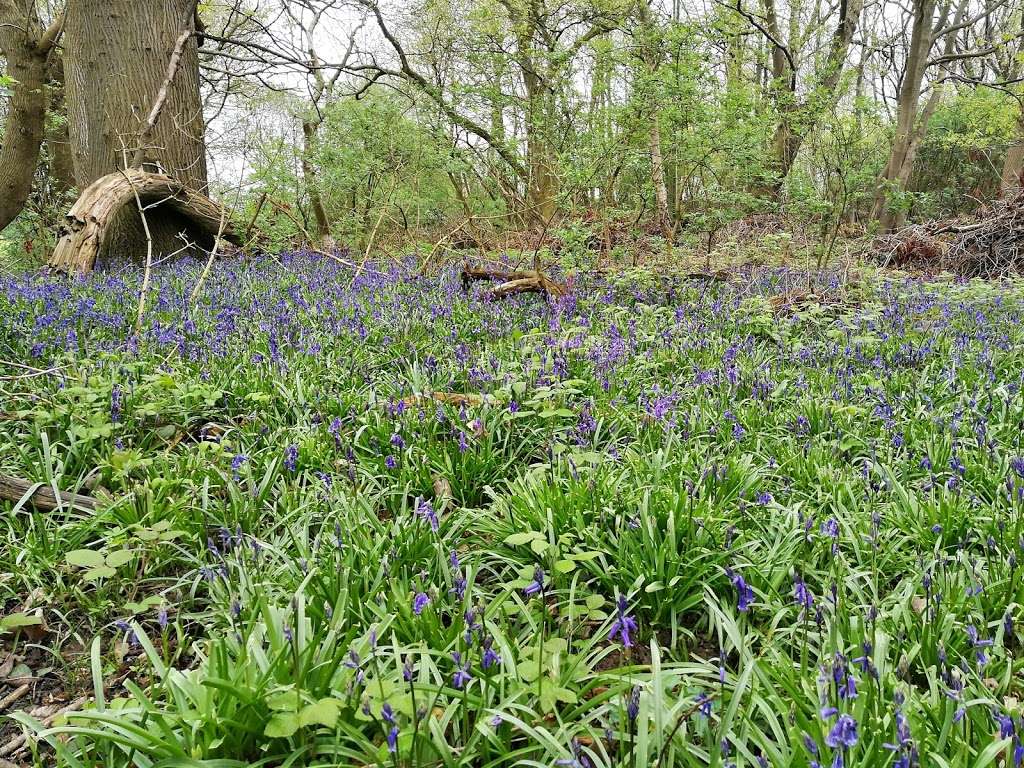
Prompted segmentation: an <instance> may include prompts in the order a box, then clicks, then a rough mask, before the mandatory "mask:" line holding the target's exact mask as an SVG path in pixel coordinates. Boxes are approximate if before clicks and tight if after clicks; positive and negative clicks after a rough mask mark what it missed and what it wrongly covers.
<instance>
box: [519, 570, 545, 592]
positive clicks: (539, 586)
mask: <svg viewBox="0 0 1024 768" xmlns="http://www.w3.org/2000/svg"><path fill="white" fill-rule="evenodd" d="M543 591H544V569H543V568H541V567H540V566H539V565H538V566H537V567H536V568H534V569H533V581H531V582H530V583H529V584H527V585H526V588H525V589H523V593H524V594H526V595H527V596H529V597H533V596H534V595H537V594H540V593H542V592H543Z"/></svg>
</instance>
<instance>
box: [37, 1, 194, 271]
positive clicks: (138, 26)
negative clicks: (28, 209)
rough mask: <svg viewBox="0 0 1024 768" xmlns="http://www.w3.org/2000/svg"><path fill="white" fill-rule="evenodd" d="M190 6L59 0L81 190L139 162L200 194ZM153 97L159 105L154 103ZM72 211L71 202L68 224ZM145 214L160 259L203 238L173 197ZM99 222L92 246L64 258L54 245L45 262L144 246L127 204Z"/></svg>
mask: <svg viewBox="0 0 1024 768" xmlns="http://www.w3.org/2000/svg"><path fill="white" fill-rule="evenodd" d="M195 7H196V2H195V0H147V2H144V3H140V2H136V0H104V2H95V0H67V9H66V12H65V16H66V18H65V43H66V45H65V53H64V73H65V99H66V101H67V110H68V131H69V135H70V140H71V148H72V155H73V163H74V174H75V181H76V183H77V186H78V187H79V189H81V190H83V193H82V194H83V198H84V197H85V196H86V193H87V192H88V191H89V188H90V187H91V185H92V184H93V183H94V182H96V181H97V180H99V179H104V178H107V177H108V176H109V175H110V174H114V173H121V172H124V171H125V170H129V169H131V168H133V167H136V166H137V165H138V164H139V163H140V162H141V164H142V167H143V168H145V169H147V170H150V171H152V170H158V171H159V172H160V173H161V174H163V175H166V176H167V177H169V178H171V179H173V180H174V182H175V183H177V184H180V185H181V186H182V187H183V188H185V189H188V190H191V191H194V192H197V193H199V194H205V192H206V189H207V175H206V146H205V140H204V131H205V122H204V120H203V114H202V102H201V99H200V93H199V54H198V48H197V41H196V37H195V35H192V36H191V37H187V38H186V37H185V35H186V34H187V33H188V32H190V31H193V30H194V29H195ZM157 105H160V106H161V107H162V108H161V109H159V110H156V111H155V112H154V107H155V106H157ZM151 112H152V113H153V114H154V115H155V116H151ZM151 117H152V120H150V119H149V118H151ZM152 121H155V122H152ZM150 122H152V124H150ZM143 145H144V146H143ZM80 202H81V200H80ZM111 202H112V203H113V201H111ZM77 207H78V206H77V205H76V208H77ZM74 216H75V214H74V211H72V214H71V215H70V216H69V221H70V222H71V224H72V226H74ZM146 223H147V224H148V225H149V231H150V235H151V237H152V240H153V254H154V256H155V257H158V258H159V257H163V256H167V255H169V254H173V253H180V252H183V251H184V252H194V251H195V248H196V246H199V245H201V244H202V243H203V242H204V241H206V242H207V243H208V238H207V237H206V234H207V233H205V231H204V229H203V227H201V226H197V225H196V222H195V221H194V220H193V219H190V218H189V217H188V216H182V215H181V212H180V211H177V210H175V208H174V206H171V205H164V206H160V207H159V208H157V209H154V210H151V211H149V212H148V215H147V220H146ZM105 227H106V229H105V232H104V234H103V237H102V238H100V239H99V241H98V242H99V243H100V248H101V250H100V252H99V253H97V254H90V253H88V252H84V253H83V255H81V256H79V257H75V258H74V259H69V258H68V257H66V256H63V255H62V254H61V253H60V250H61V248H60V246H59V247H58V251H57V252H55V254H54V257H53V259H52V260H51V264H52V265H53V266H54V267H56V268H58V269H68V268H69V264H70V263H71V262H74V268H75V269H79V270H80V269H82V268H91V267H92V265H93V263H94V262H95V260H96V257H97V256H99V257H101V258H105V257H107V256H108V255H110V256H114V257H120V258H129V259H131V258H136V257H140V256H141V255H142V254H143V253H146V250H147V248H146V245H147V241H146V233H145V228H144V227H143V222H142V218H141V216H140V215H139V212H138V211H137V210H135V207H134V206H127V205H119V206H116V215H114V216H113V217H112V219H111V221H109V222H107V224H106V225H105Z"/></svg>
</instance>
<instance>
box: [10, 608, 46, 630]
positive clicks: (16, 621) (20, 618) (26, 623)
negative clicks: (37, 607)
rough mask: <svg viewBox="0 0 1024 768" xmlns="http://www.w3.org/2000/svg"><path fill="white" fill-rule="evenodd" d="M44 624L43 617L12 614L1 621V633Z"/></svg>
mask: <svg viewBox="0 0 1024 768" xmlns="http://www.w3.org/2000/svg"><path fill="white" fill-rule="evenodd" d="M42 623H43V617H42V616H31V615H29V614H27V613H12V614H11V615H9V616H4V617H3V618H2V619H0V632H3V631H10V630H12V629H20V628H21V627H35V626H38V625H39V624H42Z"/></svg>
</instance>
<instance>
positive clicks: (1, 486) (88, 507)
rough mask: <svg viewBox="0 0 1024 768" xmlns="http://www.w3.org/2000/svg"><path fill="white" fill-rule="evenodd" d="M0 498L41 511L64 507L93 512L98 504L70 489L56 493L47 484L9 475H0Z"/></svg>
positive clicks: (91, 498) (51, 510) (89, 497)
mask: <svg viewBox="0 0 1024 768" xmlns="http://www.w3.org/2000/svg"><path fill="white" fill-rule="evenodd" d="M0 500H2V501H13V502H14V503H15V504H20V503H22V502H27V503H29V504H31V505H32V506H33V507H35V508H36V509H38V510H40V511H41V512H53V511H54V510H58V509H63V508H64V507H73V508H77V509H80V510H82V511H84V512H93V511H95V510H96V506H97V504H98V502H97V500H96V499H94V498H93V497H92V496H83V495H81V494H79V493H71V492H70V491H60V493H59V494H57V493H54V491H53V489H52V488H50V487H49V486H47V485H41V484H40V483H30V482H29V481H28V480H22V479H21V478H18V477H10V476H9V475H0Z"/></svg>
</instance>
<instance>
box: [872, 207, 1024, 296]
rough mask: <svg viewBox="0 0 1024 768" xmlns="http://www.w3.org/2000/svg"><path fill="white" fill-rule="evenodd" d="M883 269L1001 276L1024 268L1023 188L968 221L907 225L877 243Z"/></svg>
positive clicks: (1019, 271)
mask: <svg viewBox="0 0 1024 768" xmlns="http://www.w3.org/2000/svg"><path fill="white" fill-rule="evenodd" d="M872 251H873V253H874V255H875V257H876V258H877V259H878V261H879V263H881V265H882V266H884V267H892V268H895V269H905V270H910V271H914V272H923V273H926V274H935V273H938V272H951V273H953V274H955V275H958V276H960V277H981V278H998V277H1004V276H1007V275H1016V274H1021V273H1022V272H1024V192H1018V193H1017V194H1016V195H1014V196H1012V197H1009V198H1006V199H1005V200H996V201H994V202H992V203H990V204H989V205H987V206H985V207H984V208H982V209H980V210H979V211H977V212H976V213H975V214H974V215H973V216H972V217H971V218H970V219H955V220H952V221H938V222H932V223H929V224H919V225H914V226H910V227H906V228H904V229H902V230H900V231H899V232H897V233H895V234H892V235H886V236H885V237H882V238H880V239H878V240H876V241H875V243H874V244H873V246H872Z"/></svg>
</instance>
